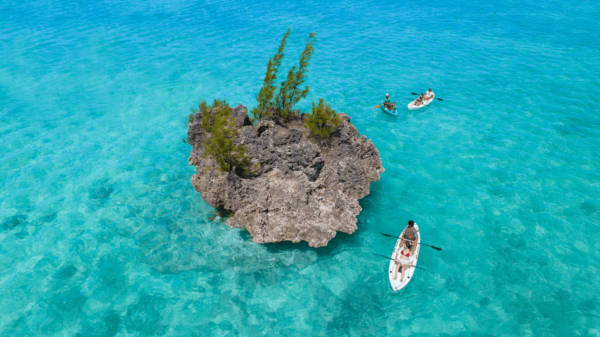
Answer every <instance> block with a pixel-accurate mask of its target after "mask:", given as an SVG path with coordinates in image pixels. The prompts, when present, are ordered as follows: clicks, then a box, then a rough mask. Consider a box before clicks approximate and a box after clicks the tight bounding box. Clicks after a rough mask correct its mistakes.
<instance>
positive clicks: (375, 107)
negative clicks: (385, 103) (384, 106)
mask: <svg viewBox="0 0 600 337" xmlns="http://www.w3.org/2000/svg"><path fill="white" fill-rule="evenodd" d="M396 103H398V102H394V103H392V104H396ZM379 107H381V104H380V105H376V106H374V107H373V109H377V108H379Z"/></svg>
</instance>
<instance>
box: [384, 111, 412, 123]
mask: <svg viewBox="0 0 600 337" xmlns="http://www.w3.org/2000/svg"><path fill="white" fill-rule="evenodd" d="M405 110H406V109H400V110H398V115H390V114H389V113H387V112H384V111H382V110H381V109H377V112H378V113H379V114H380V115H381V116H380V117H381V119H380V121H383V122H386V123H390V124H392V123H401V122H403V121H404V120H406V113H405Z"/></svg>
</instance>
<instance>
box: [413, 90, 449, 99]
mask: <svg viewBox="0 0 600 337" xmlns="http://www.w3.org/2000/svg"><path fill="white" fill-rule="evenodd" d="M411 94H413V95H418V94H415V93H414V92H411ZM436 99H439V100H440V101H443V99H441V98H436Z"/></svg>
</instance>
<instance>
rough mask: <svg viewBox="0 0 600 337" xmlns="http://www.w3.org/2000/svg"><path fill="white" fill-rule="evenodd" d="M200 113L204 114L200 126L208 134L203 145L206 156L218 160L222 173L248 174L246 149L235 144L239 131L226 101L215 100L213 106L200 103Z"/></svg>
mask: <svg viewBox="0 0 600 337" xmlns="http://www.w3.org/2000/svg"><path fill="white" fill-rule="evenodd" d="M199 111H200V113H201V114H202V120H201V123H200V126H201V128H202V129H203V130H204V131H206V132H207V134H208V137H207V138H206V140H205V141H204V143H203V146H204V149H205V153H204V156H205V157H211V158H213V159H214V160H216V161H217V163H218V165H219V171H221V172H231V171H233V170H235V171H236V172H238V173H248V172H249V166H250V162H249V161H248V157H246V148H245V147H244V146H243V145H241V144H237V145H236V144H234V139H235V136H236V135H237V132H238V131H237V127H236V125H235V118H234V117H233V116H232V114H231V107H229V105H228V104H227V102H225V100H218V99H215V100H214V102H213V105H212V106H210V105H208V104H206V102H202V103H200V106H199Z"/></svg>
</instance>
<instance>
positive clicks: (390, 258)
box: [371, 253, 435, 274]
mask: <svg viewBox="0 0 600 337" xmlns="http://www.w3.org/2000/svg"><path fill="white" fill-rule="evenodd" d="M371 254H373V255H377V256H381V257H384V258H386V259H390V260H392V261H395V262H398V261H396V260H394V259H392V258H391V257H387V256H385V255H381V254H375V253H371ZM410 266H411V267H415V268H419V269H423V270H425V271H428V272H430V273H432V274H435V273H434V272H432V271H431V270H427V269H425V268H421V267H417V266H414V265H412V264H411V265H410ZM409 268H410V267H409Z"/></svg>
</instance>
